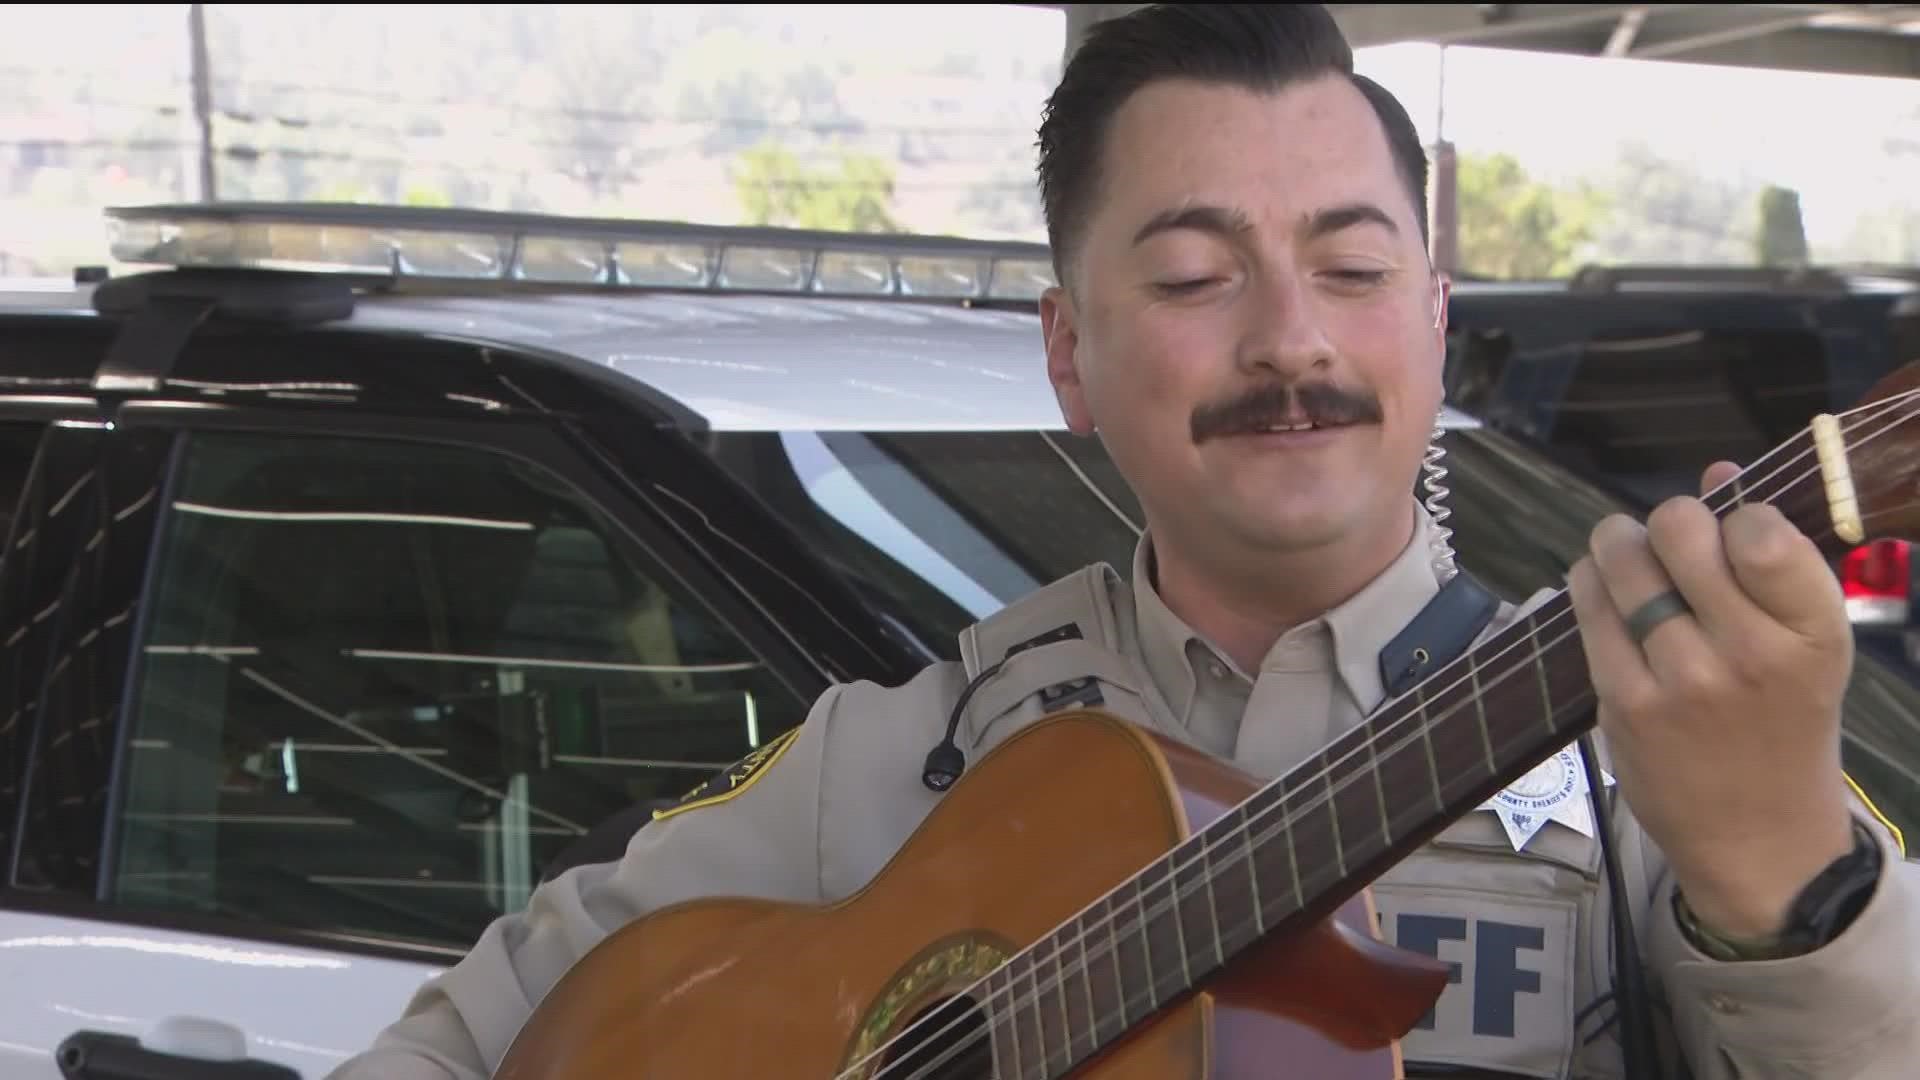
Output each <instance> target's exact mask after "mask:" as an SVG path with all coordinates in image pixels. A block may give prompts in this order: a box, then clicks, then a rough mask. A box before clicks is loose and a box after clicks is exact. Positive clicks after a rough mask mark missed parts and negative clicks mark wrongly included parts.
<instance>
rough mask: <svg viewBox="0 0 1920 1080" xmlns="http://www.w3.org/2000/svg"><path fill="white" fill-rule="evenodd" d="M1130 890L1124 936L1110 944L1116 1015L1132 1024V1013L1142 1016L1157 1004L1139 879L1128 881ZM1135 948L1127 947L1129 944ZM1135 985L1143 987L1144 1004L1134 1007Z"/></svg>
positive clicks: (1158, 1004) (1133, 1016)
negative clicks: (1117, 999)
mask: <svg viewBox="0 0 1920 1080" xmlns="http://www.w3.org/2000/svg"><path fill="white" fill-rule="evenodd" d="M1129 888H1130V889H1132V891H1133V914H1132V918H1133V920H1134V921H1133V922H1132V923H1131V925H1130V926H1129V928H1128V930H1127V932H1126V936H1125V937H1123V938H1121V939H1120V940H1119V942H1118V943H1117V944H1116V946H1115V948H1114V959H1115V964H1116V965H1117V967H1118V968H1119V970H1120V994H1121V997H1120V1001H1121V1008H1120V1016H1121V1018H1122V1019H1123V1020H1125V1021H1126V1022H1127V1023H1128V1024H1132V1023H1133V1021H1134V1018H1135V1017H1136V1016H1144V1015H1146V1014H1147V1013H1148V1012H1151V1011H1152V1010H1154V1009H1157V1008H1159V1007H1160V999H1159V998H1157V997H1155V996H1154V992H1153V952H1152V949H1151V947H1150V946H1149V945H1148V943H1147V927H1146V918H1145V910H1146V903H1145V901H1144V900H1142V898H1141V893H1140V882H1139V879H1137V878H1136V879H1134V881H1133V882H1132V883H1131V884H1130V885H1129ZM1135 943H1137V944H1138V945H1139V948H1138V949H1134V948H1131V947H1130V946H1132V945H1133V944H1135ZM1135 987H1143V988H1145V990H1146V992H1147V1001H1146V1007H1145V1008H1143V1009H1140V1010H1138V1011H1136V1010H1135V1009H1134V1006H1133V1001H1134V993H1135V989H1134V988H1135Z"/></svg>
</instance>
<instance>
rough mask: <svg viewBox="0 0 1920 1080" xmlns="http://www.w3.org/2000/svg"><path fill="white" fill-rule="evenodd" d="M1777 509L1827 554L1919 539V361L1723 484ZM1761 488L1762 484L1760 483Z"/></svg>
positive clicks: (1907, 365)
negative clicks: (1873, 543) (1878, 541)
mask: <svg viewBox="0 0 1920 1080" xmlns="http://www.w3.org/2000/svg"><path fill="white" fill-rule="evenodd" d="M1741 484H1745V485H1746V491H1747V493H1748V494H1749V495H1750V496H1752V495H1758V496H1761V497H1765V498H1767V499H1769V500H1770V501H1772V502H1773V503H1774V504H1775V505H1777V506H1779V508H1780V509H1781V511H1782V512H1784V513H1785V514H1786V515H1787V516H1788V517H1789V518H1790V519H1792V520H1793V522H1794V523H1795V524H1796V525H1798V526H1799V527H1800V529H1801V531H1803V532H1805V533H1806V534H1807V535H1808V536H1810V537H1812V538H1813V539H1814V541H1815V542H1816V543H1818V544H1819V545H1820V547H1821V549H1822V550H1823V551H1825V552H1826V553H1827V555H1828V556H1830V557H1835V558H1837V557H1839V556H1840V555H1843V554H1845V553H1846V552H1848V551H1850V550H1852V549H1853V548H1854V547H1856V546H1858V545H1860V544H1862V543H1865V542H1866V541H1868V540H1876V539H1900V540H1909V541H1920V361H1912V362H1909V363H1907V364H1905V365H1903V366H1902V367H1900V368H1898V369H1896V370H1894V371H1893V372H1891V373H1889V374H1888V375H1887V376H1885V377H1884V378H1882V379H1881V380H1880V381H1879V382H1877V383H1875V384H1874V385H1873V387H1872V388H1871V389H1869V390H1868V391H1867V392H1866V394H1864V395H1863V396H1862V397H1861V399H1860V403H1859V404H1858V405H1856V406H1854V407H1853V408H1851V409H1848V410H1847V411H1845V412H1843V413H1839V414H1838V415H1834V416H1820V417H1816V418H1815V419H1814V422H1813V423H1812V424H1811V425H1810V426H1809V428H1808V429H1807V430H1803V431H1802V432H1800V434H1799V435H1797V436H1796V437H1795V438H1794V439H1792V440H1789V441H1788V442H1787V443H1786V444H1784V445H1783V446H1781V447H1780V448H1779V449H1777V450H1775V451H1774V452H1773V453H1771V454H1768V455H1767V456H1766V457H1765V458H1762V459H1761V460H1760V461H1757V462H1755V463H1754V464H1753V465H1752V466H1750V467H1749V468H1748V469H1746V470H1745V471H1743V472H1742V473H1741V477H1740V478H1739V479H1738V480H1736V481H1733V482H1731V483H1729V484H1728V485H1727V489H1728V491H1729V494H1731V491H1732V490H1733V489H1734V488H1736V486H1738V485H1741ZM1763 485H1764V486H1763Z"/></svg>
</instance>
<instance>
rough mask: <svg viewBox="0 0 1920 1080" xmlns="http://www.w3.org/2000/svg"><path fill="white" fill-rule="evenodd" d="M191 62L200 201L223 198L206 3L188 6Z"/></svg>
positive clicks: (188, 42)
mask: <svg viewBox="0 0 1920 1080" xmlns="http://www.w3.org/2000/svg"><path fill="white" fill-rule="evenodd" d="M187 44H188V50H189V53H188V64H189V69H190V71H191V73H192V78H193V120H194V127H195V129H196V130H197V132H198V134H199V146H200V154H199V158H200V200H199V201H201V202H213V201H215V200H216V199H217V198H218V197H219V193H218V191H217V190H216V189H215V188H214V181H213V77H212V74H211V73H210V72H209V71H208V70H207V12H206V5H205V4H188V5H187Z"/></svg>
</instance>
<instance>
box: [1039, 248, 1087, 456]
mask: <svg viewBox="0 0 1920 1080" xmlns="http://www.w3.org/2000/svg"><path fill="white" fill-rule="evenodd" d="M1078 317H1079V313H1078V312H1077V311H1076V310H1075V309H1074V306H1073V297H1072V295H1071V294H1069V293H1068V292H1067V290H1066V289H1065V288H1063V287H1061V286H1058V285H1055V286H1053V287H1052V288H1049V289H1047V290H1046V291H1045V292H1043V293H1041V294H1040V333H1041V335H1042V337H1043V339H1044V340H1045V342H1046V349H1047V379H1048V381H1050V382H1052V383H1053V393H1054V397H1055V398H1056V399H1058V400H1059V402H1060V415H1061V417H1063V418H1064V419H1065V420H1066V422H1067V430H1069V431H1071V432H1073V433H1074V434H1075V435H1091V434H1093V413H1092V411H1091V410H1090V409H1088V408H1087V396H1086V388H1085V386H1083V385H1082V384H1081V382H1080V367H1079V364H1078V362H1077V360H1076V355H1077V353H1078V352H1079V348H1080V332H1079V330H1078V329H1077V328H1076V325H1075V320H1076V319H1077V318H1078Z"/></svg>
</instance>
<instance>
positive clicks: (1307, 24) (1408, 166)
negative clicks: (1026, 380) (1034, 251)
mask: <svg viewBox="0 0 1920 1080" xmlns="http://www.w3.org/2000/svg"><path fill="white" fill-rule="evenodd" d="M1331 74H1342V75H1345V76H1347V78H1349V79H1350V80H1352V82H1353V84H1354V86H1355V87H1357V88H1358V89H1359V91H1360V93H1361V94H1363V95H1365V97H1366V99H1367V102H1368V103H1369V104H1371V105H1372V106H1373V111H1374V114H1375V115H1376V116H1378V117H1379V118H1380V123H1381V125H1382V126H1383V127H1384V128H1385V129H1386V135H1387V145H1388V147H1389V149H1390V150H1391V151H1392V153H1393V158H1394V163H1395V164H1396V165H1397V166H1398V167H1399V171H1400V178H1401V180H1402V181H1403V182H1404V183H1405V184H1406V188H1407V194H1408V196H1409V197H1410V198H1411V199H1412V200H1413V208H1414V215H1415V217H1416V218H1417V220H1418V221H1419V224H1420V236H1421V239H1422V240H1425V239H1426V237H1427V155H1426V151H1425V149H1424V148H1422V147H1421V145H1420V136H1419V133H1418V132H1417V131H1416V130H1415V129H1414V126H1413V120H1412V118H1410V117H1409V116H1408V115H1407V111H1406V109H1405V108H1404V107H1403V106H1402V105H1401V104H1400V102H1399V101H1397V100H1395V99H1394V96H1393V95H1392V94H1390V93H1388V92H1387V91H1386V89H1385V88H1384V87H1382V86H1380V85H1379V84H1378V83H1376V82H1374V81H1373V80H1372V79H1369V78H1367V77H1366V76H1364V75H1359V74H1355V72H1354V70H1353V49H1352V48H1351V47H1350V46H1349V45H1348V44H1347V39H1346V36H1345V35H1344V34H1342V33H1341V32H1340V26H1339V24H1338V23H1336V22H1334V20H1333V16H1332V15H1330V14H1328V13H1327V10H1326V9H1325V8H1324V7H1322V6H1320V5H1319V4H1149V5H1147V6H1145V7H1142V8H1138V9H1136V10H1134V11H1131V12H1128V13H1127V14H1125V15H1121V16H1118V17H1116V18H1112V19H1107V20H1104V21H1101V22H1098V23H1095V24H1094V25H1093V27H1092V29H1091V30H1089V31H1088V33H1087V35H1086V37H1085V39H1084V40H1083V41H1082V42H1081V43H1080V46H1079V47H1078V48H1077V49H1075V50H1074V53H1073V56H1072V58H1071V59H1069V60H1068V62H1067V65H1066V70H1065V71H1064V72H1062V74H1061V77H1060V84H1059V85H1058V86H1057V87H1055V88H1054V91H1053V94H1052V96H1050V97H1049V98H1048V99H1047V104H1046V108H1045V109H1044V110H1043V112H1042V119H1041V123H1040V132H1039V146H1040V164H1039V174H1040V176H1039V179H1040V202H1041V208H1042V211H1043V212H1044V213H1045V215H1046V221H1047V239H1048V241H1049V242H1050V243H1051V244H1052V245H1053V263H1054V270H1055V273H1057V274H1059V275H1061V277H1062V279H1063V280H1064V278H1065V274H1066V270H1065V267H1066V265H1067V264H1068V262H1069V261H1070V260H1069V258H1068V255H1069V254H1070V252H1071V251H1072V250H1073V248H1074V247H1075V246H1076V245H1077V244H1078V243H1079V241H1080V237H1081V233H1082V231H1083V230H1084V229H1085V227H1086V222H1087V217H1088V215H1089V213H1090V211H1091V208H1092V204H1093V200H1094V197H1095V193H1096V192H1097V190H1098V188H1099V171H1100V158H1101V151H1102V149H1103V147H1104V146H1105V143H1106V134H1107V128H1108V126H1109V125H1110V124H1111V123H1112V120H1113V116H1114V114H1115V113H1117V112H1119V110H1120V107H1121V106H1122V105H1123V104H1125V103H1126V101H1127V99H1128V98H1130V97H1132V96H1133V94H1134V92H1135V91H1138V90H1140V89H1141V88H1142V87H1145V86H1146V85H1148V84H1149V83H1153V82H1156V81H1159V80H1162V79H1192V80H1195V81H1199V82H1206V83H1221V84H1227V85H1232V86H1243V87H1246V88H1248V89H1252V90H1263V91H1269V92H1272V91H1278V90H1281V89H1284V88H1286V87H1287V86H1289V85H1291V84H1293V83H1296V82H1300V81H1303V80H1307V79H1312V78H1317V77H1319V76H1322V75H1331Z"/></svg>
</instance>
